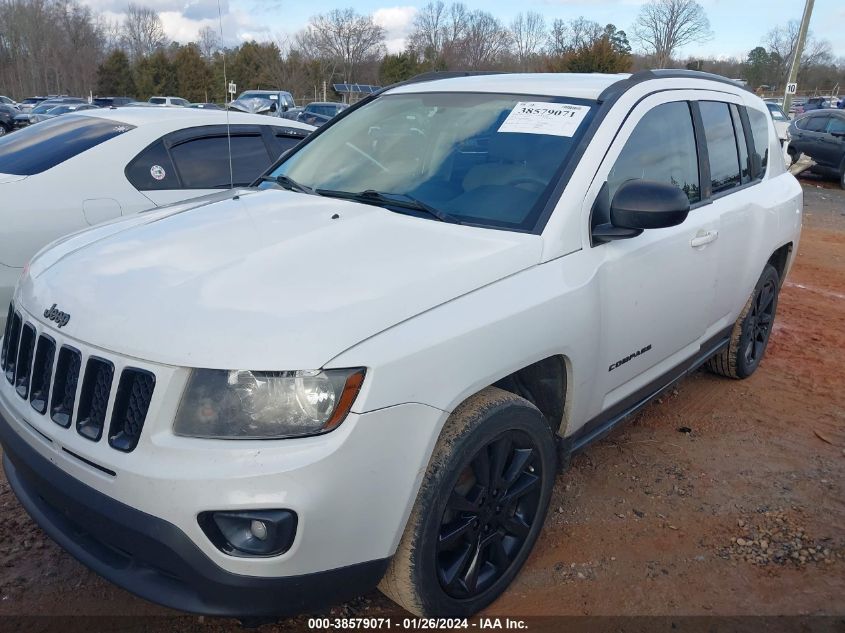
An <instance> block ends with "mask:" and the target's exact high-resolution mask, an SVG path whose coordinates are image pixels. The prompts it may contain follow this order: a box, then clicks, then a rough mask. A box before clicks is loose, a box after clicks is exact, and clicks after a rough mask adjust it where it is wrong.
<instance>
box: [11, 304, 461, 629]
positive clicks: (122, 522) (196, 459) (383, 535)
mask: <svg viewBox="0 0 845 633" xmlns="http://www.w3.org/2000/svg"><path fill="white" fill-rule="evenodd" d="M25 317H26V321H27V322H28V323H34V324H35V326H36V327H37V329H38V331H37V335H39V336H40V335H41V334H42V333H44V334H47V335H49V336H51V337H52V338H53V339H55V340H56V341H57V344H58V345H65V344H66V345H70V346H71V347H73V348H75V349H78V350H80V353H81V355H82V361H81V362H82V366H83V367H84V366H85V365H86V363H87V362H88V360H89V359H90V358H92V357H98V358H105V359H107V360H108V361H109V362H112V363H113V364H114V367H115V372H114V373H115V376H117V375H119V374H120V372H121V371H122V369H123V368H124V367H125V366H127V364H131V365H132V366H135V367H139V368H141V369H144V370H148V371H150V372H152V373H154V374H155V375H156V377H157V382H156V387H155V392H154V394H153V397H152V402H151V404H150V408H149V412H148V415H147V420H146V423H145V425H144V429H143V432H142V433H141V436H140V440H139V443H138V445H137V447H136V448H135V450H133V451H132V452H130V453H124V452H121V451H119V450H116V449H115V448H112V447H111V446H110V445H109V442H108V441H107V438H106V437H103V438H101V439H99V440H92V439H91V438H89V437H85V436H83V435H82V434H81V433H80V432H78V431H77V429H76V425H75V423H74V424H72V425H71V426H70V428H64V427H62V426H59V425H58V424H56V423H55V422H53V421H52V420H51V419H50V417H49V416H47V415H43V414H40V413H38V412H37V411H36V410H35V409H34V408H33V407H32V406H30V403H29V401H28V400H25V399H23V398H21V397H20V396H19V395H18V394H17V392H16V391H15V389H14V388H13V387H12V385H11V384H9V382H8V381H7V380H6V379H5V377H3V376H0V442H2V444H3V445H4V447H5V448H6V451H7V453H8V456H9V462H8V465H9V480H10V481H11V482H12V484H13V486H14V489H15V491H16V493H17V494H18V496H19V497H20V498H21V501H22V502H23V504H24V505H25V506H26V508H27V510H28V511H29V512H30V513H31V514H32V516H33V517H34V518H35V519H36V520H37V521H38V522H39V523H40V524H41V525H42V526H43V527H44V529H45V530H46V531H47V532H48V533H50V535H51V536H52V537H53V538H54V539H55V540H56V541H58V542H59V543H60V544H61V545H62V546H63V547H65V548H67V549H68V550H69V551H70V552H71V553H72V554H74V555H75V556H76V557H77V558H79V559H80V560H81V561H82V562H84V563H85V564H87V565H88V566H90V567H92V568H93V569H94V570H96V571H97V572H99V573H101V574H102V575H104V576H105V577H107V578H109V579H111V580H112V581H114V582H115V583H117V584H119V585H121V586H124V587H126V588H127V589H129V590H131V591H133V592H135V593H137V594H139V595H141V596H143V597H146V598H149V599H151V600H154V601H157V602H161V603H163V604H166V605H168V606H172V607H176V608H180V609H184V610H188V611H196V612H199V613H207V614H231V615H262V614H269V613H272V614H285V613H292V612H299V611H302V610H303V609H306V608H310V607H309V605H310V604H311V602H312V600H313V603H314V604H315V605H319V604H322V603H332V602H336V601H337V600H339V599H343V598H344V597H348V596H350V595H356V594H359V593H361V592H363V591H366V590H367V589H369V588H370V587H372V586H373V585H374V584H375V582H376V581H377V580H378V576H379V575H380V573H381V571H383V569H384V565H385V561H386V560H387V559H389V558H390V556H392V554H393V553H394V552H395V550H396V546H397V544H398V542H399V539H400V538H401V535H402V532H403V530H404V526H405V523H406V521H407V517H408V515H409V514H410V511H411V506H412V505H413V502H414V499H415V497H416V492H417V490H418V488H419V485H420V481H421V479H422V473H423V472H424V471H425V466H426V464H427V462H428V458H429V456H430V454H431V450H432V448H433V445H434V442H435V441H436V438H437V434H438V430H439V428H440V426H441V425H442V423H443V420H444V419H445V416H446V415H447V414H445V413H444V412H443V411H440V410H439V409H434V408H432V407H428V406H425V405H422V404H404V405H397V406H393V407H387V408H383V409H378V410H375V411H371V412H367V413H351V414H350V415H349V416H348V418H347V420H346V421H345V422H344V423H343V424H342V425H341V426H340V427H339V428H338V429H336V430H335V431H333V432H331V433H328V434H326V435H323V436H318V437H310V438H299V439H290V440H278V441H251V440H250V441H237V440H201V439H191V438H184V437H176V436H174V435H173V433H172V420H173V418H174V416H175V414H176V410H177V408H178V406H179V402H180V400H181V394H182V391H183V389H184V385H185V382H186V380H187V376H188V375H189V372H188V371H187V370H185V369H181V368H176V367H169V366H164V365H153V364H150V363H146V362H144V361H140V360H138V359H126V358H122V357H120V356H119V355H115V354H112V353H110V352H107V351H104V350H101V349H98V348H94V347H92V346H90V345H88V344H86V343H83V342H81V341H78V340H76V339H73V338H71V337H69V336H67V334H65V333H64V332H63V331H61V330H58V329H56V328H54V327H52V326H51V325H44V324H42V323H40V322H39V321H38V320H37V319H34V317H32V315H30V314H26V315H25ZM115 391H116V390H115V389H112V391H111V396H110V398H109V403H108V405H107V409H106V414H105V417H106V419H110V417H111V415H112V411H113V409H114V407H115ZM78 401H79V398H78V397H77V410H75V411H74V418H73V419H74V421H75V420H76V418H77V415H78ZM105 435H106V434H104V436H105ZM270 509H287V510H290V511H292V512H295V513H296V515H297V516H298V519H299V522H298V527H297V532H296V535H295V538H294V541H293V543H292V546H291V548H290V549H289V550H288V551H286V552H285V553H283V554H280V555H278V556H271V557H266V558H244V557H236V556H231V555H229V554H226V553H225V552H224V551H221V549H218V547H217V546H215V544H214V543H212V541H211V539H210V538H209V537H208V536H207V535H206V534H205V533H204V532H203V530H202V528H201V526H200V524H199V522H198V516H199V515H200V514H202V513H203V512H207V511H244V510H270ZM121 557H122V558H121ZM312 581H313V582H312ZM337 583H339V584H340V585H341V586H340V587H338V588H335V587H334V585H335V584H337ZM161 587H167V590H166V591H165V590H163V589H162V588H161ZM262 587H263V588H266V589H267V591H266V592H265V591H263V589H262V593H264V594H265V595H270V596H272V598H266V601H265V598H263V597H258V596H253V595H252V594H253V592H255V593H258V590H259V589H260V588H262ZM311 592H313V593H314V597H313V598H311V597H310V596H308V594H309V593H311ZM287 594H289V595H290V597H288V595H287ZM306 598H307V600H306Z"/></svg>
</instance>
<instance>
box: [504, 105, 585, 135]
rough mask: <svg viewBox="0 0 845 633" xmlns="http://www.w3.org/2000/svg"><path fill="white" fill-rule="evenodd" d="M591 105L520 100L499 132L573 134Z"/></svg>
mask: <svg viewBox="0 0 845 633" xmlns="http://www.w3.org/2000/svg"><path fill="white" fill-rule="evenodd" d="M589 111H590V106H583V105H573V104H569V103H547V102H543V101H520V102H519V103H517V104H516V105H515V106H514V108H513V110H511V113H510V114H509V115H508V118H506V119H505V120H504V121H503V122H502V125H501V126H500V127H499V132H517V133H519V134H549V135H552V136H573V135H574V134H575V132H576V131H577V130H578V126H579V125H580V124H581V121H583V120H584V117H585V116H587V112H589Z"/></svg>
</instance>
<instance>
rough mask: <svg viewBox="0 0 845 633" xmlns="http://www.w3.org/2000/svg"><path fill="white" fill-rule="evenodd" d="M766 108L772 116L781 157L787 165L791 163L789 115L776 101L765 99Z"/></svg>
mask: <svg viewBox="0 0 845 633" xmlns="http://www.w3.org/2000/svg"><path fill="white" fill-rule="evenodd" d="M766 108H768V110H769V114H770V115H771V116H772V122H773V123H774V124H775V133H776V134H777V135H778V139H779V140H780V147H781V152H782V153H783V159H784V161H785V162H786V165H787V166H789V165H790V164H791V163H792V157H791V156H790V155H789V141H790V138H789V117H788V116H786V113H785V112H784V111H783V108H782V107H781V106H780V104H778V103H773V102H771V101H766Z"/></svg>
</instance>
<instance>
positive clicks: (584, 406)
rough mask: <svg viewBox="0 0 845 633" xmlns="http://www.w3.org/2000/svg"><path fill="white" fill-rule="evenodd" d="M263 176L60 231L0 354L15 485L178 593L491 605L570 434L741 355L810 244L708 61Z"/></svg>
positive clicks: (733, 373)
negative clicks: (221, 191) (383, 597)
mask: <svg viewBox="0 0 845 633" xmlns="http://www.w3.org/2000/svg"><path fill="white" fill-rule="evenodd" d="M263 187H264V190H260V191H256V190H252V191H238V190H235V191H233V192H232V193H231V195H230V196H229V197H228V198H227V199H226V200H224V201H221V202H217V203H213V204H205V205H204V206H202V207H199V208H192V206H191V205H190V204H182V205H180V206H178V207H175V208H173V209H167V208H165V209H159V210H154V211H150V212H147V213H143V214H140V215H138V216H134V217H131V218H125V219H122V220H118V221H115V222H112V223H111V224H106V225H102V226H99V227H95V228H92V229H90V230H88V231H86V232H83V233H78V234H76V235H74V236H71V237H68V238H65V239H64V240H62V241H59V242H56V243H54V244H53V246H52V247H50V248H49V249H47V250H45V251H43V252H42V253H41V254H40V255H39V256H38V257H36V258H35V259H34V260H33V261H32V263H31V265H30V267H29V269H28V270H27V271H25V272H24V273H23V276H22V277H21V279H20V282H19V284H18V286H17V288H16V291H15V294H14V297H13V301H12V305H11V307H10V309H9V318H8V325H7V327H6V330H5V336H4V338H3V343H2V357H1V358H0V362H2V369H3V373H4V374H5V378H4V379H2V380H0V419H2V422H0V441H2V444H3V448H4V451H3V452H4V457H3V459H4V464H5V468H6V473H7V476H8V479H9V482H10V483H11V485H12V487H13V489H14V491H15V492H16V494H17V496H18V498H19V499H20V500H21V503H22V504H23V505H24V506H25V507H26V508H27V510H28V511H29V512H30V514H31V515H32V516H33V518H34V519H35V520H36V521H37V522H38V523H39V524H40V525H41V526H42V527H43V528H44V530H45V531H46V532H47V533H48V534H49V535H50V536H51V537H52V538H54V539H55V540H56V541H57V542H59V543H60V544H61V545H62V546H63V547H65V548H66V549H67V550H68V551H70V552H71V553H72V554H73V555H74V556H76V557H77V558H78V559H79V560H81V561H82V562H83V563H85V564H86V565H88V566H89V567H91V568H92V569H94V570H96V571H97V572H99V573H101V574H102V575H103V576H105V577H106V578H109V579H110V580H112V581H114V582H115V583H117V584H119V585H121V586H123V587H126V588H127V589H129V590H131V591H133V592H135V593H136V594H138V595H140V596H143V597H145V598H148V599H150V600H154V601H157V602H160V603H162V604H165V605H169V606H171V607H175V608H178V609H182V610H186V611H193V612H198V613H207V614H232V615H239V616H244V615H252V616H264V615H270V614H286V613H296V612H302V611H305V610H311V609H315V608H319V607H322V606H325V605H327V604H331V603H334V602H337V601H341V600H345V599H348V598H350V597H352V596H354V595H356V594H360V593H363V592H365V591H367V590H369V589H372V588H373V587H375V586H376V585H378V586H379V587H380V588H381V589H382V591H384V592H385V593H386V594H387V595H388V596H390V597H391V598H393V599H394V600H396V601H397V602H398V603H400V604H401V605H403V606H404V607H406V608H407V609H408V610H410V611H412V612H414V613H417V614H425V615H438V616H467V615H469V614H472V613H474V612H476V611H477V610H479V609H481V608H482V607H484V606H485V605H487V604H488V603H490V602H491V601H492V600H494V599H495V598H496V597H497V596H498V595H499V594H500V593H501V592H502V591H503V590H504V589H505V588H506V587H507V586H508V584H509V583H510V582H511V580H513V578H514V577H515V576H516V574H517V573H518V571H519V569H520V567H521V566H522V564H523V563H524V561H525V559H526V557H527V556H528V554H529V552H530V550H531V547H532V546H533V544H534V542H535V541H536V540H537V537H538V534H539V532H540V528H541V526H542V524H543V518H544V516H545V514H546V510H547V506H548V504H549V498H550V494H551V492H552V486H553V485H554V481H555V474H556V472H557V470H558V468H559V467H561V466H565V464H566V463H567V461H568V458H569V457H570V456H571V455H572V454H573V453H575V452H577V451H580V450H582V449H584V448H585V447H586V446H587V445H588V444H589V443H590V442H592V441H593V440H595V439H596V438H598V437H600V436H601V435H603V434H604V433H606V432H607V431H609V430H610V429H611V428H612V427H613V426H614V425H616V424H617V423H618V422H619V421H620V420H622V419H623V418H625V417H626V416H627V415H628V414H630V413H631V412H632V411H634V410H635V409H636V408H637V407H639V406H641V405H642V404H644V403H645V402H647V401H648V400H649V399H650V398H652V397H653V396H654V395H655V394H657V393H659V392H660V391H661V390H663V389H665V388H666V387H667V386H668V385H669V384H670V383H672V382H673V381H675V380H676V379H678V378H679V377H681V376H683V375H684V374H685V373H688V372H690V371H692V370H693V369H695V368H696V367H698V366H700V365H702V364H707V366H708V367H709V368H710V369H711V370H712V371H715V372H717V373H719V374H722V375H725V376H728V377H732V378H744V377H746V376H748V375H750V374H751V373H752V372H754V371H755V369H756V368H757V367H758V365H759V363H760V360H761V358H762V356H763V353H764V351H765V348H766V344H767V341H768V338H769V335H770V332H771V330H772V322H773V319H774V316H775V309H776V306H777V296H778V290H779V288H780V286H781V284H782V281H783V279H784V277H785V275H786V274H787V271H788V269H789V267H790V265H791V263H792V260H793V258H794V255H795V252H796V248H797V246H798V238H799V234H800V229H801V205H802V196H801V189H800V187H799V185H798V183H797V182H796V180H795V179H794V178H793V177H792V176H791V175H790V174H789V173H787V172H786V170H785V168H784V163H783V158H782V154H781V152H780V148H779V143H778V139H777V136H776V134H775V131H774V128H773V126H772V121H771V117H769V115H768V112H767V110H766V106H765V104H764V103H763V102H762V101H761V100H760V99H759V98H757V97H756V96H754V95H753V94H751V93H749V92H746V91H745V90H743V89H741V88H740V87H738V86H736V85H735V84H734V83H733V82H731V81H728V80H723V79H721V78H719V77H716V76H712V75H705V74H700V73H694V72H689V71H678V72H675V71H653V72H652V71H646V72H643V73H637V74H635V75H632V76H628V75H555V74H542V75H519V74H511V75H481V76H463V77H449V78H443V79H437V80H426V81H416V82H413V81H412V82H409V83H406V84H404V85H399V86H395V87H393V88H390V89H387V90H385V91H382V92H381V93H379V94H376V95H374V96H372V97H370V98H368V99H366V100H364V101H363V102H362V103H361V104H358V105H356V106H355V107H352V108H350V109H348V110H347V111H345V112H344V113H342V114H340V115H339V116H338V117H337V118H335V119H334V120H333V121H332V122H331V123H329V124H327V125H326V126H324V127H323V128H321V129H320V130H319V131H318V132H316V133H314V134H313V135H312V136H311V137H310V138H309V139H307V140H306V141H305V142H304V143H303V144H301V145H299V146H297V147H296V148H295V149H294V150H292V151H291V152H290V153H289V154H287V155H286V156H284V157H283V158H282V159H281V160H280V161H279V163H278V164H277V165H276V166H275V167H274V168H272V169H271V171H270V172H269V173H268V176H267V177H265V178H264V183H263Z"/></svg>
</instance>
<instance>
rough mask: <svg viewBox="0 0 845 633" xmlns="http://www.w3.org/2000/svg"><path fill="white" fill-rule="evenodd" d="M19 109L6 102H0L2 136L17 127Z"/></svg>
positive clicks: (0, 133)
mask: <svg viewBox="0 0 845 633" xmlns="http://www.w3.org/2000/svg"><path fill="white" fill-rule="evenodd" d="M16 114H19V112H18V110H17V109H16V108H14V107H12V106H10V105H6V104H5V103H0V136H3V135H4V134H6V133H7V132H11V131H12V130H13V129H14V128H15V115H16Z"/></svg>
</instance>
